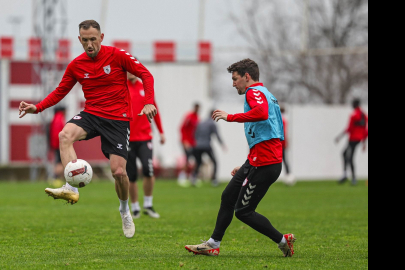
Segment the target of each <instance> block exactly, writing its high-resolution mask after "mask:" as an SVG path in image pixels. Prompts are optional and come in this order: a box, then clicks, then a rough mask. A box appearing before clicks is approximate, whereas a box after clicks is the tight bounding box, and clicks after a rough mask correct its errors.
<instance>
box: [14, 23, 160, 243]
mask: <svg viewBox="0 0 405 270" xmlns="http://www.w3.org/2000/svg"><path fill="white" fill-rule="evenodd" d="M79 33H80V36H79V37H78V38H79V41H80V43H81V44H82V46H83V49H84V51H85V53H83V54H81V55H80V56H79V57H77V58H76V59H74V60H73V61H72V62H70V64H69V65H68V66H67V68H66V71H65V74H64V75H63V78H62V81H61V83H60V84H59V86H58V87H57V88H56V89H55V90H54V91H53V92H52V93H51V94H49V95H48V96H47V97H46V98H45V99H44V100H42V101H41V102H40V103H38V104H36V105H34V104H28V103H26V102H24V101H22V102H21V103H20V108H19V114H20V118H21V117H24V116H25V115H26V114H27V113H34V114H37V113H40V112H42V111H43V110H45V109H47V108H49V107H51V106H54V105H56V104H57V103H58V102H60V101H61V100H62V99H63V98H64V97H65V96H66V95H67V94H68V93H69V92H70V90H71V89H72V88H73V86H74V85H75V84H76V83H77V82H79V83H80V84H81V85H82V89H83V93H84V97H85V98H86V104H85V109H84V111H83V112H81V113H80V114H78V115H76V116H75V117H73V119H71V120H70V121H69V122H68V123H67V124H66V126H65V127H64V128H63V130H62V132H60V134H59V139H60V146H59V149H60V152H61V159H62V164H63V166H66V165H67V164H68V163H69V162H71V161H74V160H76V159H77V156H76V152H75V150H74V148H73V143H74V142H76V141H80V140H90V139H92V138H95V137H98V136H100V137H101V144H102V145H101V149H102V151H103V153H104V155H105V156H106V157H107V158H109V159H110V166H111V172H112V175H113V177H114V179H115V190H116V193H117V195H118V198H119V201H120V208H119V211H120V214H121V218H122V228H123V231H124V235H125V236H126V237H127V238H132V237H133V236H134V234H135V225H134V222H133V219H132V217H131V213H130V210H129V205H128V196H129V194H128V188H129V180H128V175H127V172H126V163H127V158H128V149H127V147H128V144H129V135H130V134H129V121H131V120H132V118H133V115H132V108H131V98H130V94H129V90H128V86H127V71H128V72H130V73H133V74H134V75H136V76H137V77H139V78H141V79H142V81H143V83H144V87H145V98H144V100H143V104H144V107H143V108H142V111H140V112H135V113H139V114H138V115H139V116H141V115H144V114H145V115H146V116H147V117H148V120H149V121H151V120H152V118H153V117H154V116H155V115H156V113H157V110H156V108H155V106H154V105H153V99H154V89H153V88H154V86H153V85H154V80H153V76H152V75H151V74H150V72H149V71H148V70H147V69H146V68H145V67H144V66H143V65H142V64H141V63H140V62H139V61H138V60H137V59H136V58H135V57H133V56H132V55H131V54H130V53H128V52H126V51H125V50H120V49H118V48H114V47H109V46H102V45H101V43H102V41H103V39H104V34H103V33H101V30H100V25H99V24H98V23H97V22H96V21H94V20H87V21H84V22H82V23H80V24H79ZM135 117H137V116H135ZM45 192H46V193H47V194H48V195H49V196H52V197H54V198H55V199H63V200H66V201H68V202H69V203H71V204H74V203H77V202H78V200H79V192H78V190H77V189H76V188H74V187H72V186H70V185H69V184H68V183H66V185H64V186H63V187H61V188H59V189H49V188H47V189H46V190H45Z"/></svg>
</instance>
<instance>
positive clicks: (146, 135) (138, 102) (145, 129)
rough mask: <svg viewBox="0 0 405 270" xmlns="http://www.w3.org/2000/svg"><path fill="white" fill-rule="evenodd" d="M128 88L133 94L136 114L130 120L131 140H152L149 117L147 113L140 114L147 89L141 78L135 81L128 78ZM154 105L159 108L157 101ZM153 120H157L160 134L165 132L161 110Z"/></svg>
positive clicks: (133, 110)
mask: <svg viewBox="0 0 405 270" xmlns="http://www.w3.org/2000/svg"><path fill="white" fill-rule="evenodd" d="M128 89H129V92H130V94H131V103H132V113H133V115H134V117H133V119H132V121H131V122H130V126H131V132H130V134H131V135H130V138H129V140H130V141H131V142H138V141H149V140H152V128H151V124H150V123H149V121H148V117H147V116H146V115H142V116H138V114H139V113H140V112H141V111H142V109H143V106H144V103H143V99H144V97H145V90H144V88H143V83H142V82H141V81H140V80H137V81H136V82H135V83H132V82H131V81H130V80H128ZM153 105H155V107H156V109H157V105H156V102H155V101H153ZM153 120H154V121H155V124H156V127H157V128H158V130H159V132H160V134H163V127H162V122H161V120H160V114H159V110H158V113H157V114H156V116H155V117H154V118H153Z"/></svg>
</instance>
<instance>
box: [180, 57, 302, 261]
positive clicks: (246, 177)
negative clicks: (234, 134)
mask: <svg viewBox="0 0 405 270" xmlns="http://www.w3.org/2000/svg"><path fill="white" fill-rule="evenodd" d="M228 72H230V73H232V80H233V86H234V87H235V88H236V90H237V91H238V94H239V95H245V105H244V107H245V108H244V113H238V114H228V113H226V112H224V111H221V110H216V111H214V113H213V115H212V118H213V119H214V120H216V121H219V120H221V119H222V120H225V121H227V122H238V123H244V124H245V136H246V140H247V142H248V145H249V148H250V153H249V155H248V159H247V160H246V162H245V164H243V165H242V166H241V167H236V168H235V169H234V170H233V171H232V172H231V175H232V176H233V178H232V180H231V181H230V182H229V184H228V186H227V187H226V188H225V190H224V192H223V193H222V197H221V207H220V209H219V213H218V217H217V222H216V226H215V230H214V232H213V234H212V236H211V238H210V239H209V240H208V241H206V242H203V243H202V244H199V245H187V246H186V247H185V248H186V249H187V250H188V251H190V252H193V253H194V254H202V255H209V256H216V255H219V246H220V244H221V241H222V238H223V236H224V234H225V231H226V229H227V228H228V226H229V225H230V224H231V222H232V219H233V216H234V214H235V216H236V217H237V218H238V219H239V220H241V221H242V222H244V223H245V224H247V225H249V226H250V227H251V228H253V229H254V230H256V231H258V232H259V233H261V234H263V235H265V236H267V237H269V238H270V239H271V240H272V241H274V242H275V243H276V244H278V247H279V249H280V250H281V251H282V252H283V255H284V257H292V256H293V255H294V247H293V244H294V242H295V240H296V239H295V236H294V235H293V234H285V235H283V234H281V233H280V232H279V231H278V230H276V229H275V228H274V227H273V225H272V224H271V223H270V221H269V220H268V219H267V218H266V217H264V216H262V215H260V214H259V213H257V212H256V208H257V206H258V204H259V203H260V201H261V200H262V199H263V197H264V196H265V195H266V193H267V191H268V189H269V188H270V186H271V185H272V184H273V183H274V182H276V181H277V179H278V177H279V176H280V173H281V163H282V161H283V147H282V143H281V142H282V141H283V140H284V132H283V120H282V117H281V112H280V106H279V104H278V101H277V99H276V98H275V97H274V96H273V95H272V94H271V93H270V92H269V90H267V88H265V87H264V86H263V84H262V83H260V82H259V76H260V72H259V66H258V65H257V64H256V63H255V62H254V61H252V60H250V59H245V60H242V61H240V62H237V63H235V64H233V65H231V66H230V67H229V68H228Z"/></svg>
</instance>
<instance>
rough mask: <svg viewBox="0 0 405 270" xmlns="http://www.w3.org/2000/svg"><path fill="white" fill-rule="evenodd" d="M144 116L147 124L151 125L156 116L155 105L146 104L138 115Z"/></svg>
mask: <svg viewBox="0 0 405 270" xmlns="http://www.w3.org/2000/svg"><path fill="white" fill-rule="evenodd" d="M144 114H145V115H146V116H147V117H148V121H149V123H152V119H153V117H155V115H156V114H157V109H156V107H155V105H152V104H146V105H145V106H144V107H143V109H142V111H141V112H140V113H139V114H138V115H139V116H142V115H144Z"/></svg>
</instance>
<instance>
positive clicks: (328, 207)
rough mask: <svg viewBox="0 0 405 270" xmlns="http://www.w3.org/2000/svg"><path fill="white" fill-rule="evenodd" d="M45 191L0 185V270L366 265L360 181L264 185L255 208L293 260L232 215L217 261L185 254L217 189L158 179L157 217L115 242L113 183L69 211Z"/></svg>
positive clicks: (201, 235)
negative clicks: (290, 239)
mask: <svg viewBox="0 0 405 270" xmlns="http://www.w3.org/2000/svg"><path fill="white" fill-rule="evenodd" d="M46 187H47V184H46V183H45V182H40V183H33V184H32V183H29V182H25V183H11V182H0V224H1V225H0V269H265V268H267V269H368V187H367V186H366V185H365V182H360V183H359V185H358V186H357V187H352V186H350V185H349V184H347V185H343V186H339V185H337V183H336V182H326V181H325V182H299V183H298V184H297V185H296V186H294V187H286V186H284V185H283V184H281V183H276V184H274V185H273V186H272V187H271V188H270V190H269V192H268V193H267V195H266V197H265V198H264V200H263V201H262V202H261V204H260V205H259V207H258V209H257V211H258V212H259V213H261V214H263V215H265V216H266V217H268V218H269V219H270V221H271V222H272V224H273V225H274V226H275V227H276V228H277V229H278V230H280V231H281V232H282V233H294V234H295V235H296V237H297V239H298V240H297V242H296V244H295V249H296V254H295V256H294V257H293V258H283V257H282V254H281V252H280V251H279V250H278V248H277V245H276V244H274V243H273V242H272V241H271V240H269V239H267V238H266V237H264V236H262V235H260V234H259V233H257V232H255V231H254V230H252V229H251V228H249V227H248V226H246V225H245V224H243V223H242V222H240V221H239V220H237V219H236V218H234V220H233V221H232V224H231V226H230V227H229V228H228V230H227V233H226V235H225V238H224V239H223V242H222V245H221V253H220V255H219V256H218V257H205V256H195V255H193V254H192V253H189V252H187V251H186V250H185V249H184V245H186V244H198V243H200V239H205V240H207V239H208V238H209V237H210V235H211V233H212V231H213V229H214V225H215V220H216V216H217V213H218V209H219V204H220V197H221V193H222V191H223V189H224V187H225V185H224V184H222V185H221V186H220V187H217V188H213V187H211V186H210V185H209V184H205V185H204V186H203V187H202V188H181V187H178V186H177V184H176V182H175V181H157V183H156V186H155V192H154V206H155V208H156V210H157V211H158V212H159V213H160V214H161V216H162V217H161V218H160V219H158V220H154V219H151V218H149V217H147V216H142V217H141V218H140V219H138V220H136V221H135V225H136V233H135V237H134V238H133V239H126V238H125V237H124V236H123V233H122V229H121V226H122V225H121V218H120V215H119V212H118V207H119V202H118V199H117V197H116V194H115V191H114V185H113V184H112V183H110V182H107V181H94V182H93V183H92V184H91V185H89V186H88V187H86V188H84V189H81V190H80V191H81V198H80V201H79V203H78V204H77V205H74V206H71V205H66V204H64V203H63V202H62V201H60V200H53V199H52V198H50V197H47V196H46V194H45V192H44V189H45V188H46ZM140 197H141V205H142V197H143V195H142V193H141V194H140Z"/></svg>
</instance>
